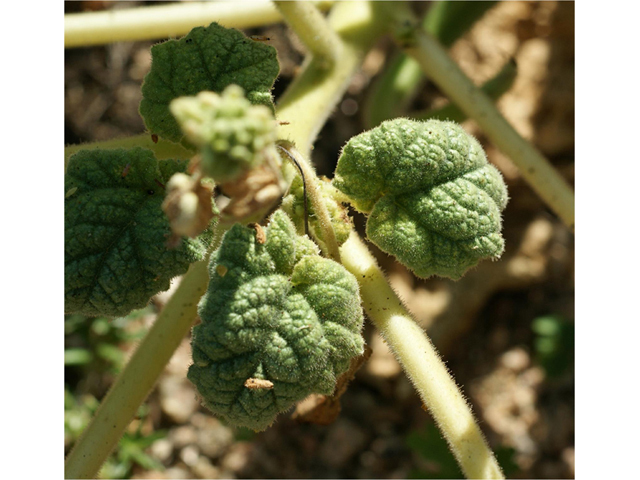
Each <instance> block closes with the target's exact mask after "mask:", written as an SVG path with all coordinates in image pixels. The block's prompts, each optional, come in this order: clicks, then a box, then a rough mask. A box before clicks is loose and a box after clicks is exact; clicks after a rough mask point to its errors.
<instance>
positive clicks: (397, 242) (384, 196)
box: [333, 119, 507, 279]
mask: <svg viewBox="0 0 640 480" xmlns="http://www.w3.org/2000/svg"><path fill="white" fill-rule="evenodd" d="M333 184H334V186H335V187H336V188H338V189H339V190H340V191H342V192H343V193H344V194H345V195H346V196H347V197H348V198H349V200H350V201H351V203H352V205H353V206H354V207H355V208H356V209H358V210H360V211H362V212H364V213H366V214H368V215H369V218H368V219H367V236H368V237H369V239H370V240H371V241H372V242H373V243H375V244H376V245H377V246H378V247H379V248H380V249H381V250H383V251H385V252H387V253H389V254H391V255H394V256H395V257H396V258H397V259H398V261H399V262H400V263H402V264H403V265H405V266H407V267H408V268H410V269H411V270H412V271H413V272H414V273H415V274H416V275H417V276H418V277H429V276H431V275H440V276H444V277H449V278H452V279H458V278H460V277H461V276H462V275H463V274H464V272H465V271H466V270H467V269H469V268H470V267H472V266H474V265H476V264H477V263H478V261H479V260H480V259H483V258H498V257H499V256H500V255H501V254H502V252H503V250H504V240H503V238H502V235H501V233H500V230H501V226H502V219H501V211H502V210H503V209H504V207H505V206H506V203H507V190H506V186H505V185H504V182H503V180H502V176H501V175H500V173H499V172H498V170H497V169H496V168H495V167H493V166H492V165H490V164H489V163H487V158H486V156H485V154H484V151H483V150H482V147H481V146H480V144H479V143H478V141H477V140H476V139H475V138H473V137H472V136H471V135H469V134H467V133H466V132H465V131H464V130H463V129H462V127H460V126H459V125H457V124H455V123H453V122H442V121H439V120H429V121H426V122H417V121H413V120H408V119H396V120H391V121H388V122H383V123H382V124H381V125H380V126H379V127H376V128H374V129H373V130H370V131H368V132H364V133H362V134H360V135H358V136H356V137H353V138H352V139H351V140H349V142H348V143H347V144H346V145H345V147H344V149H343V151H342V154H341V156H340V159H339V160H338V166H337V168H336V175H335V178H334V180H333Z"/></svg>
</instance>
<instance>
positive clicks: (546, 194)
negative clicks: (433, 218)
mask: <svg viewBox="0 0 640 480" xmlns="http://www.w3.org/2000/svg"><path fill="white" fill-rule="evenodd" d="M396 10H400V9H399V8H398V7H396ZM402 15H404V17H403V18H404V19H406V18H407V16H408V15H410V13H409V12H407V11H404V12H402V11H401V10H400V16H402ZM399 24H401V25H402V27H400V30H399V31H397V32H395V33H396V39H397V40H398V42H399V43H400V44H401V45H403V46H404V48H405V51H406V52H407V53H408V54H409V55H411V56H412V57H413V58H414V59H415V60H416V61H417V62H418V63H419V64H420V66H421V67H422V69H423V71H424V72H425V73H426V74H427V76H429V78H431V79H432V80H433V81H434V83H435V84H436V85H438V87H439V88H440V89H441V90H442V91H443V92H444V93H445V94H446V95H447V96H448V97H449V98H450V99H451V101H452V102H453V103H455V104H456V105H458V107H460V109H461V110H462V111H463V112H464V113H465V114H467V115H468V116H469V117H470V118H473V119H474V120H475V121H476V122H477V123H478V125H479V126H480V127H481V128H482V129H483V131H484V132H485V133H486V135H487V137H489V139H490V140H491V141H492V142H493V144H494V145H495V146H496V147H498V148H499V149H500V150H502V152H503V153H505V154H506V155H507V156H508V157H509V158H511V160H512V161H513V163H515V164H516V166H517V167H518V168H519V170H520V172H521V174H522V176H523V177H524V178H525V180H526V181H527V182H528V183H529V184H530V185H531V187H532V188H533V189H534V190H535V191H536V192H537V193H538V195H540V197H541V198H542V200H543V201H544V202H545V203H546V204H547V205H548V206H549V207H550V208H551V209H552V210H553V211H554V212H556V214H557V215H558V216H559V217H560V219H561V220H562V221H563V222H564V223H565V224H566V225H567V226H568V227H569V228H570V229H571V230H573V227H574V217H575V210H574V194H573V190H572V189H571V187H570V186H569V184H568V183H567V182H566V180H565V179H564V178H563V177H562V176H561V175H560V174H559V173H558V172H557V171H556V170H555V169H554V168H553V166H552V165H551V163H549V161H548V160H547V159H546V158H545V157H544V156H543V155H542V154H541V153H540V152H539V151H538V150H537V149H536V148H535V147H534V146H533V145H531V144H530V143H529V142H527V141H526V140H525V139H524V138H522V137H521V136H520V134H519V133H518V132H516V130H515V129H514V128H513V127H512V126H511V125H510V124H509V122H507V120H506V119H505V118H504V117H503V116H502V114H501V113H500V112H499V111H498V109H497V108H496V106H495V105H494V104H493V102H492V101H491V99H490V98H489V96H488V95H487V94H486V93H484V92H483V91H482V90H481V89H480V88H478V87H476V86H475V85H474V84H473V82H472V81H471V80H470V79H469V78H468V77H467V76H466V75H465V74H464V73H463V72H462V70H460V67H458V65H457V64H456V63H455V62H454V61H453V60H452V59H451V58H450V57H449V55H447V52H446V51H445V50H444V48H443V47H442V46H441V45H440V44H439V43H438V41H437V40H435V39H434V38H433V37H432V36H431V35H429V34H428V33H426V32H424V31H423V30H421V29H412V30H411V31H407V29H406V27H405V25H406V23H404V22H403V21H402V20H400V21H399Z"/></svg>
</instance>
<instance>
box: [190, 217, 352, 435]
mask: <svg viewBox="0 0 640 480" xmlns="http://www.w3.org/2000/svg"><path fill="white" fill-rule="evenodd" d="M265 232H266V242H265V243H262V244H261V243H259V242H258V241H257V240H256V232H255V230H253V229H251V228H247V227H243V226H241V225H240V224H236V225H234V226H233V228H231V230H229V231H228V232H227V233H226V234H225V236H224V238H223V241H222V244H221V246H220V248H219V249H218V251H217V252H216V253H215V254H214V255H213V256H212V259H211V266H210V269H211V270H210V276H211V280H210V283H209V290H208V291H207V293H206V294H205V296H204V297H203V299H202V301H201V303H200V307H199V314H200V317H201V318H202V323H201V324H199V325H197V326H196V327H194V329H193V339H192V347H193V362H194V364H193V365H192V366H191V367H190V368H189V373H188V378H189V379H190V380H191V381H192V382H193V383H194V384H195V385H196V387H197V388H198V391H199V392H200V394H201V395H202V397H203V399H204V404H205V405H206V406H207V407H208V408H209V409H210V410H211V411H213V412H214V413H216V414H218V415H220V416H221V417H223V418H225V419H226V420H227V421H228V422H229V423H231V424H233V425H237V426H244V427H248V428H252V429H254V430H264V429H265V428H267V427H268V426H269V425H270V424H271V423H272V422H273V421H274V419H275V417H276V416H277V414H278V413H280V412H283V411H285V410H287V409H289V408H290V407H291V406H293V405H294V404H295V403H296V402H298V401H300V400H302V399H304V398H305V397H307V396H308V395H310V394H311V393H321V394H331V393H332V392H333V389H334V387H335V383H336V378H337V376H338V375H340V374H341V373H343V372H344V371H346V370H347V368H348V366H349V362H350V359H351V358H352V357H353V356H356V355H359V354H361V353H362V351H363V340H362V336H361V334H360V330H361V328H362V322H363V314H362V307H361V305H360V296H359V291H358V283H357V281H356V279H355V278H354V277H353V275H351V274H350V273H349V272H347V271H346V270H345V269H344V267H343V266H342V265H340V264H338V263H336V262H334V261H332V260H329V259H326V258H323V257H320V256H319V255H318V248H317V247H316V246H315V245H314V244H313V243H312V242H311V241H309V240H308V239H307V238H306V237H300V236H298V235H296V233H295V227H294V226H293V223H292V222H291V220H290V219H289V217H288V216H287V215H286V214H285V213H284V212H282V211H278V212H276V213H275V214H274V215H273V217H272V219H271V222H270V224H269V226H268V227H266V228H265ZM249 379H257V380H261V381H264V380H266V381H268V382H271V383H272V388H249V387H247V386H246V385H245V383H246V382H247V380H249Z"/></svg>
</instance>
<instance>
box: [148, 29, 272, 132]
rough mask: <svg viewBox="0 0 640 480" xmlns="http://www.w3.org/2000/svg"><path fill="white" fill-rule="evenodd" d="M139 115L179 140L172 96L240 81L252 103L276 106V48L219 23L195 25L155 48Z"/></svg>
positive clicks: (153, 128)
mask: <svg viewBox="0 0 640 480" xmlns="http://www.w3.org/2000/svg"><path fill="white" fill-rule="evenodd" d="M151 57H152V63H151V70H150V71H149V73H148V74H147V76H146V77H145V79H144V83H143V84H142V97H143V98H142V101H141V102H140V115H142V117H143V119H144V122H145V125H146V126H147V128H148V129H149V131H150V132H151V133H155V134H157V135H159V136H161V137H163V138H165V139H167V140H171V141H173V142H179V141H180V140H181V139H182V137H183V133H182V130H181V129H180V127H179V126H178V123H177V122H176V120H175V118H174V117H173V115H171V113H170V111H169V103H171V101H172V100H173V99H174V98H178V97H182V96H193V95H196V94H198V93H199V92H201V91H203V90H208V91H213V92H216V93H220V92H222V91H223V90H224V89H225V88H226V87H227V86H228V85H231V84H236V85H240V86H241V87H242V88H243V89H244V91H245V92H246V94H247V98H248V99H249V101H250V102H251V103H252V104H254V105H258V104H260V105H266V106H268V107H269V108H271V109H272V110H273V109H274V105H273V100H272V98H271V88H272V86H273V83H274V81H275V79H276V77H277V76H278V72H279V70H280V66H279V64H278V60H277V57H276V50H275V49H274V48H273V47H271V46H269V45H265V44H263V43H260V42H256V41H253V40H251V39H249V38H247V37H245V36H244V34H242V32H239V31H238V30H235V29H230V28H224V27H222V26H220V25H218V24H217V23H212V24H211V25H209V26H208V27H206V28H205V27H196V28H194V29H193V30H191V31H190V32H189V33H188V34H187V35H186V36H185V37H183V38H181V39H180V40H169V41H167V42H164V43H160V44H158V45H154V46H153V47H151Z"/></svg>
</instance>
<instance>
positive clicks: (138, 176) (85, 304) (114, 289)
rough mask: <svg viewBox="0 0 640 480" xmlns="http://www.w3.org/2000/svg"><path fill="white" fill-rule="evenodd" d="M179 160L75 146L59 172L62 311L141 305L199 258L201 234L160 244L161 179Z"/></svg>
mask: <svg viewBox="0 0 640 480" xmlns="http://www.w3.org/2000/svg"><path fill="white" fill-rule="evenodd" d="M186 166H187V161H179V160H164V161H162V162H158V160H156V159H155V157H154V156H153V152H151V151H150V150H146V149H143V148H139V147H138V148H133V149H129V150H125V149H115V150H81V151H80V152H78V153H76V154H75V155H74V156H73V157H71V159H70V161H69V166H68V169H67V174H66V176H65V192H70V191H73V194H71V195H67V198H65V311H67V312H78V313H83V314H86V315H90V316H95V315H107V316H122V315H126V314H127V313H129V312H130V311H131V310H133V309H135V308H142V307H144V306H145V305H146V304H147V302H148V301H149V299H150V298H151V297H152V296H153V295H155V294H156V293H158V292H161V291H163V290H167V289H168V288H169V281H170V280H171V278H173V277H175V276H177V275H180V274H182V273H184V272H185V271H186V270H187V268H188V267H189V264H190V263H192V262H195V261H197V260H201V259H202V258H203V257H204V253H205V250H206V245H205V244H204V243H203V242H202V241H201V240H197V239H195V240H193V239H183V240H182V242H181V243H180V245H179V246H178V247H177V248H175V249H169V248H167V246H166V243H167V239H168V237H169V235H170V234H171V229H170V227H169V221H168V219H167V217H166V215H165V214H164V213H163V212H162V209H161V204H162V201H163V199H164V193H165V190H164V185H165V184H166V182H167V181H168V180H169V178H170V177H171V176H172V175H173V174H174V173H176V172H182V171H184V170H185V169H186Z"/></svg>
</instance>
